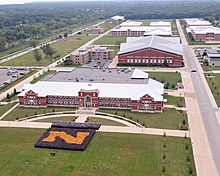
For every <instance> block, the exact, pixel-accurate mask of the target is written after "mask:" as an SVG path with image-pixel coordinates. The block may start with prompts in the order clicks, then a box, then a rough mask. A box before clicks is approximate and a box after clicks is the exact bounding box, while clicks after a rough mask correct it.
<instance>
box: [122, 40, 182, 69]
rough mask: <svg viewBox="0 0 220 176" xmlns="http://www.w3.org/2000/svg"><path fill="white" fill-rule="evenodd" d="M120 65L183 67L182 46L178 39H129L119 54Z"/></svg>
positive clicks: (123, 44)
mask: <svg viewBox="0 0 220 176" xmlns="http://www.w3.org/2000/svg"><path fill="white" fill-rule="evenodd" d="M118 63H119V65H120V64H121V65H123V64H125V65H149V66H159V65H166V66H169V67H181V66H182V65H183V53H182V45H181V44H180V38H178V37H159V36H148V37H128V38H127V43H122V44H121V46H120V51H119V53H118Z"/></svg>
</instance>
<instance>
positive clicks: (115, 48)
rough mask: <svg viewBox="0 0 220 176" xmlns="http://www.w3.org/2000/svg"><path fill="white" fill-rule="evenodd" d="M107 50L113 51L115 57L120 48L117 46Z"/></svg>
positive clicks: (109, 47)
mask: <svg viewBox="0 0 220 176" xmlns="http://www.w3.org/2000/svg"><path fill="white" fill-rule="evenodd" d="M108 49H113V50H114V53H115V56H116V55H117V53H118V52H119V50H120V48H119V47H118V46H108Z"/></svg>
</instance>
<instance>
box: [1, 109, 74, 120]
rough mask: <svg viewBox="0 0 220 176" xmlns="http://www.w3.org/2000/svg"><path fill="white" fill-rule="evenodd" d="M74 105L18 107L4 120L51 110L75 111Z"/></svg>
mask: <svg viewBox="0 0 220 176" xmlns="http://www.w3.org/2000/svg"><path fill="white" fill-rule="evenodd" d="M74 110H75V108H73V107H47V108H30V107H17V108H15V109H14V110H13V111H12V112H10V113H9V114H8V115H7V116H6V117H4V120H10V121H14V120H16V119H21V118H25V117H26V116H27V117H28V116H33V115H37V114H44V113H49V112H53V111H54V112H62V111H74Z"/></svg>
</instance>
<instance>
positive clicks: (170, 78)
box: [147, 72, 182, 89]
mask: <svg viewBox="0 0 220 176" xmlns="http://www.w3.org/2000/svg"><path fill="white" fill-rule="evenodd" d="M147 73H148V74H149V77H150V78H152V79H155V80H157V81H159V82H164V83H167V82H169V86H168V88H169V89H175V86H176V84H177V83H178V82H182V79H181V74H180V73H175V72H164V73H161V72H147Z"/></svg>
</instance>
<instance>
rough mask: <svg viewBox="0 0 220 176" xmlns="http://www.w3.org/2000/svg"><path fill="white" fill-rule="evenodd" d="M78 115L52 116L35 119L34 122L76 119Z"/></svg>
mask: <svg viewBox="0 0 220 176" xmlns="http://www.w3.org/2000/svg"><path fill="white" fill-rule="evenodd" d="M77 118H78V117H76V116H63V117H52V118H45V119H40V120H35V121H34V122H53V121H74V122H75V120H76V119H77Z"/></svg>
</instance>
